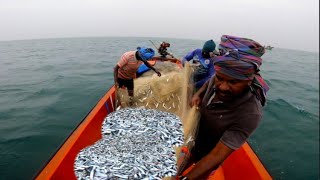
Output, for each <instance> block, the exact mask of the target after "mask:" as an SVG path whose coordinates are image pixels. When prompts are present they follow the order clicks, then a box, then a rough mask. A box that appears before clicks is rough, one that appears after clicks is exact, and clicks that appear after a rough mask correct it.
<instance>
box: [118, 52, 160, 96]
mask: <svg viewBox="0 0 320 180" xmlns="http://www.w3.org/2000/svg"><path fill="white" fill-rule="evenodd" d="M154 54H155V52H154V50H153V49H152V48H144V47H142V48H140V47H138V48H137V50H136V51H129V52H126V53H124V54H123V55H122V56H121V58H120V60H119V62H118V63H117V65H116V66H115V67H114V83H115V86H116V87H120V88H122V87H126V88H127V90H128V94H129V96H130V97H131V98H132V97H133V94H134V84H133V79H134V78H135V77H136V72H137V70H138V68H139V66H140V65H141V64H142V63H144V64H145V65H146V66H147V67H149V68H150V69H152V70H153V71H154V72H156V73H157V75H158V76H159V77H160V76H161V73H160V72H159V71H157V70H156V69H154V68H153V67H152V66H151V65H150V64H149V63H148V60H150V59H152V58H153V56H154Z"/></svg>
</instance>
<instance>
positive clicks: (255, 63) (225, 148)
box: [179, 35, 269, 180]
mask: <svg viewBox="0 0 320 180" xmlns="http://www.w3.org/2000/svg"><path fill="white" fill-rule="evenodd" d="M220 47H221V48H223V49H225V50H226V52H228V53H226V54H225V55H223V56H217V57H215V58H214V69H215V72H216V73H215V75H214V76H213V77H212V78H210V80H208V81H207V82H206V83H205V84H204V85H203V86H202V87H201V88H200V89H199V90H198V91H197V92H196V93H195V94H194V96H193V97H192V100H191V104H192V105H195V106H197V107H198V106H199V107H200V114H201V118H200V121H199V130H198V135H197V138H196V142H195V146H194V148H193V149H192V151H191V152H192V153H191V159H192V161H191V162H192V163H195V164H193V168H192V170H191V171H190V172H188V173H187V174H185V175H184V176H180V177H179V179H184V180H187V179H192V180H193V179H206V178H208V176H211V175H213V174H210V173H211V172H213V171H214V170H215V169H217V168H218V167H219V165H221V163H223V161H224V160H225V159H226V158H227V157H229V156H230V154H231V153H232V152H233V151H235V150H236V149H238V148H240V147H241V146H242V145H243V144H244V143H245V142H246V140H247V139H248V138H249V136H250V135H251V134H252V133H253V132H254V130H255V129H256V128H257V127H258V125H259V123H260V121H261V118H262V107H263V106H264V105H265V102H266V92H267V91H268V90H269V87H268V85H267V84H266V83H265V81H264V80H263V79H262V77H261V76H260V74H259V68H260V66H261V64H262V59H261V56H262V55H263V54H264V52H265V50H264V47H263V46H261V45H260V44H259V43H257V42H255V41H253V40H251V39H247V38H239V37H235V36H228V35H223V36H222V38H221V43H220ZM189 162H190V161H189Z"/></svg>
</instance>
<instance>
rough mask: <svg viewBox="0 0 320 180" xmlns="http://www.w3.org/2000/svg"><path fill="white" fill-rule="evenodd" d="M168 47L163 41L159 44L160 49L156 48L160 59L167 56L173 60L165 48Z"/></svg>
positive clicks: (168, 44)
mask: <svg viewBox="0 0 320 180" xmlns="http://www.w3.org/2000/svg"><path fill="white" fill-rule="evenodd" d="M168 47H170V43H168V42H165V41H163V42H162V43H161V44H160V47H159V48H158V53H159V54H160V55H161V57H162V58H166V57H167V56H171V57H172V58H174V56H173V55H172V54H171V53H169V52H167V48H168Z"/></svg>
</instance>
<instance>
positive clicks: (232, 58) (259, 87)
mask: <svg viewBox="0 0 320 180" xmlns="http://www.w3.org/2000/svg"><path fill="white" fill-rule="evenodd" d="M219 47H223V48H224V49H223V50H225V51H226V54H224V55H222V56H217V57H215V58H214V69H215V70H216V72H219V73H222V74H225V75H228V76H230V77H233V78H235V79H240V80H252V85H251V90H252V91H253V92H254V93H255V94H256V96H257V98H258V99H259V100H260V102H261V104H262V105H263V106H264V105H265V102H266V93H267V91H268V90H269V86H268V85H267V83H266V82H265V81H264V80H263V78H262V77H261V75H260V74H259V71H260V70H259V68H260V66H261V64H262V59H261V56H262V55H263V54H264V52H265V50H264V48H263V46H261V45H260V44H259V43H257V42H255V41H253V40H251V39H247V38H239V37H234V36H227V35H223V36H222V37H221V43H220V45H219Z"/></svg>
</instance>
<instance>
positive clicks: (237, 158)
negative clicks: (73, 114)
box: [36, 87, 272, 180]
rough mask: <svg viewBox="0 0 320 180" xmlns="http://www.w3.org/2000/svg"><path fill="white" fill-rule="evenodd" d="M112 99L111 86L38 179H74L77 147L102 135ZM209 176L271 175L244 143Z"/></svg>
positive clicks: (112, 106) (230, 179)
mask: <svg viewBox="0 0 320 180" xmlns="http://www.w3.org/2000/svg"><path fill="white" fill-rule="evenodd" d="M114 99H115V88H114V87H112V88H111V89H110V90H109V91H108V92H107V93H106V94H105V95H104V97H102V99H101V100H100V101H99V102H98V104H97V105H96V106H95V107H94V108H93V109H92V111H91V112H90V113H89V114H88V116H87V117H86V118H85V119H84V120H83V121H82V122H81V123H80V125H79V126H78V127H77V128H76V129H75V131H74V132H73V133H72V134H71V135H70V136H69V138H68V139H67V140H66V141H65V142H64V144H63V145H62V146H61V147H60V148H59V150H58V151H57V152H56V154H55V155H54V156H53V157H52V158H51V160H50V161H49V162H48V163H47V164H46V166H45V167H44V168H43V169H42V170H41V171H40V172H39V174H38V175H37V176H36V179H37V180H44V179H57V180H61V179H67V180H73V179H76V176H75V173H74V161H75V159H76V156H77V155H78V153H79V152H80V150H82V149H83V148H85V147H87V146H90V145H92V144H94V143H95V142H96V141H98V140H99V139H101V138H102V135H101V126H102V122H103V120H104V118H105V117H106V116H107V115H108V114H109V113H111V112H112V111H114V110H115V104H114ZM209 179H221V180H223V179H226V180H233V179H237V180H238V179H246V180H250V179H252V180H260V179H265V180H267V179H272V178H271V176H270V174H269V173H268V172H267V170H266V169H265V167H264V166H263V165H262V163H261V162H260V160H259V159H258V157H257V156H256V154H255V153H254V152H253V151H252V149H251V148H250V146H249V145H248V144H247V143H245V144H244V145H243V146H242V147H241V148H240V149H238V150H237V151H235V152H233V153H232V154H231V156H230V157H229V158H227V159H226V160H225V162H224V163H223V164H222V165H221V166H220V167H219V168H218V169H217V170H216V172H215V173H214V175H213V176H211V177H210V178H209Z"/></svg>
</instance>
